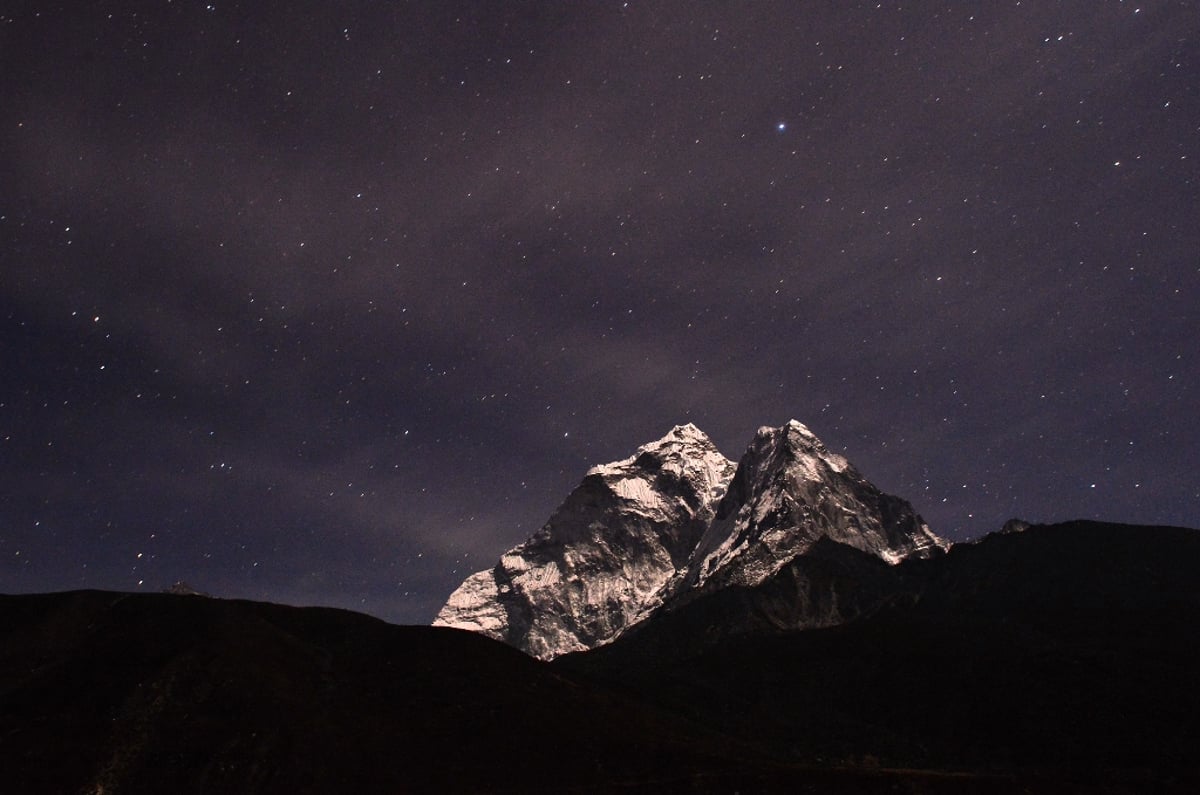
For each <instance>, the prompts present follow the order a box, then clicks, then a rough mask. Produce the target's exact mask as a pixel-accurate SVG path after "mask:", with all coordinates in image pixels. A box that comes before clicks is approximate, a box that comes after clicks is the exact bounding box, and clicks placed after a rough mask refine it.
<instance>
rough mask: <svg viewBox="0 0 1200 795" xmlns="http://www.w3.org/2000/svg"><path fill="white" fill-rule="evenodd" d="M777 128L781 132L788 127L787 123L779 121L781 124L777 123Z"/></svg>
mask: <svg viewBox="0 0 1200 795" xmlns="http://www.w3.org/2000/svg"><path fill="white" fill-rule="evenodd" d="M775 129H776V130H779V132H783V131H784V130H786V129H787V125H786V124H785V123H783V122H779V124H776V125H775Z"/></svg>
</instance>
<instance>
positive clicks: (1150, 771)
mask: <svg viewBox="0 0 1200 795" xmlns="http://www.w3.org/2000/svg"><path fill="white" fill-rule="evenodd" d="M832 552H834V550H828V551H826V553H825V558H826V559H827V560H835V561H838V564H839V566H837V567H835V566H828V567H827V568H828V569H830V570H833V569H836V570H837V576H841V577H842V579H843V581H844V580H845V579H846V571H847V570H850V571H852V572H853V574H854V575H855V590H853V591H852V592H851V593H852V594H861V593H863V592H866V593H870V594H871V597H872V599H873V600H874V602H875V603H876V604H877V607H876V608H875V610H874V612H873V613H872V614H871V615H869V616H867V617H865V618H861V619H859V620H857V621H854V622H851V623H848V624H845V625H842V626H838V627H832V628H827V629H818V630H810V631H804V632H796V631H788V630H786V629H784V630H781V629H778V627H779V625H780V622H779V616H780V615H781V614H784V615H786V611H787V609H788V607H789V605H791V604H792V602H791V601H789V598H788V597H789V594H790V593H791V591H790V589H789V588H788V583H787V581H786V574H787V572H786V571H785V572H781V574H782V575H784V577H783V578H782V582H781V581H780V580H779V579H777V580H773V581H768V582H766V583H764V584H762V585H761V586H759V587H758V588H756V589H741V590H730V591H725V592H721V593H717V594H713V595H712V596H709V597H707V598H705V599H702V600H697V601H695V602H693V603H691V604H689V605H687V606H685V607H684V608H683V609H681V610H679V611H677V612H676V614H674V615H671V616H668V617H667V618H666V619H664V620H662V621H659V622H657V623H650V624H647V625H646V626H645V627H643V628H641V629H640V631H637V632H633V633H630V634H629V635H626V636H625V637H623V638H620V639H618V640H617V641H616V642H615V643H613V644H611V645H610V646H606V647H603V648H600V649H596V650H594V651H592V652H589V653H587V654H578V655H568V656H567V657H564V658H561V659H560V660H558V661H557V662H556V664H557V665H558V667H560V668H562V669H563V670H567V671H572V672H574V673H576V674H588V675H591V676H593V677H595V678H597V679H598V680H600V681H604V682H606V683H609V684H614V683H619V684H620V685H621V686H623V687H625V688H628V689H629V690H630V691H631V692H633V693H636V694H638V695H639V696H641V697H643V698H645V699H647V700H649V701H652V702H654V703H657V704H659V705H662V706H664V707H666V708H670V709H673V710H674V711H676V712H678V713H680V714H683V715H686V716H688V717H690V718H692V719H694V720H696V721H698V722H701V723H705V724H708V725H721V726H724V727H725V728H726V730H727V731H729V732H730V733H731V734H733V735H735V736H747V737H748V736H756V737H759V738H761V740H762V741H763V743H764V744H765V745H767V746H769V747H770V748H771V750H772V751H774V752H775V753H776V754H777V755H779V756H781V757H785V758H790V759H793V760H807V761H812V762H833V761H839V760H840V761H846V762H850V761H853V760H854V759H856V758H857V759H858V760H860V761H861V759H862V758H863V757H862V754H868V755H869V757H870V758H871V760H872V762H874V761H878V762H879V763H880V764H882V765H884V766H902V767H907V766H912V767H922V768H950V769H973V770H1008V771H1025V772H1034V771H1037V772H1039V773H1040V774H1044V775H1046V776H1049V777H1051V778H1058V779H1059V780H1061V781H1063V782H1064V783H1069V782H1075V783H1077V784H1079V785H1080V786H1081V787H1083V788H1084V789H1087V788H1088V786H1092V787H1095V788H1096V789H1095V791H1131V792H1138V791H1150V790H1152V789H1155V788H1158V787H1168V786H1171V785H1172V784H1171V783H1172V782H1176V783H1178V782H1182V781H1185V780H1186V781H1190V782H1192V784H1195V783H1198V782H1200V778H1198V777H1197V771H1198V770H1200V680H1198V678H1197V673H1198V672H1200V643H1198V640H1200V568H1198V567H1200V532H1197V531H1195V530H1188V529H1181V528H1168V527H1136V526H1128V525H1114V524H1103V523H1099V522H1070V523H1066V524H1061V525H1053V526H1034V527H1031V528H1029V529H1026V530H1024V531H1023V532H1010V533H997V534H994V535H992V536H989V537H987V538H986V539H984V540H982V541H981V542H978V543H975V544H964V545H959V546H956V547H954V548H953V549H952V550H951V551H950V553H949V554H948V555H946V556H945V557H943V558H940V559H933V560H911V561H906V562H904V563H902V564H900V565H899V566H897V567H895V568H889V567H886V566H882V565H878V564H876V563H875V562H873V561H864V560H860V559H856V558H855V557H854V551H853V550H846V549H844V548H843V549H842V550H840V553H839V554H837V555H835V554H831V553H832ZM839 558H840V560H839ZM867 564H874V565H867ZM834 579H835V580H836V576H835V578H834ZM880 594H886V597H882V596H880ZM784 623H785V624H786V622H784ZM702 694H703V695H702ZM856 755H857V756H856ZM1181 786H1182V785H1181ZM1189 786H1190V785H1189ZM1125 787H1128V789H1125ZM1147 787H1149V788H1150V790H1148V789H1147ZM1197 791H1200V790H1197Z"/></svg>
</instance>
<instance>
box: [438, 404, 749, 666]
mask: <svg viewBox="0 0 1200 795" xmlns="http://www.w3.org/2000/svg"><path fill="white" fill-rule="evenodd" d="M733 471H734V465H733V462H731V461H729V460H728V459H727V458H725V456H723V455H721V453H720V451H718V450H717V448H716V446H715V445H714V444H713V443H712V441H711V440H710V439H709V438H708V437H707V436H706V435H705V434H704V433H703V432H702V431H701V430H700V429H699V428H697V427H696V426H694V425H679V426H676V427H675V428H673V429H672V430H671V432H670V433H668V434H667V435H666V436H664V437H663V438H661V439H659V440H658V441H655V442H651V443H650V444H647V445H643V446H642V447H640V448H638V450H637V451H636V452H635V453H634V454H633V455H632V456H630V457H629V458H625V459H622V460H620V461H614V462H612V463H610V464H603V465H601V466H596V467H592V468H591V469H590V470H588V472H587V474H586V475H585V476H584V478H583V481H582V482H581V483H580V484H579V486H578V487H576V489H575V490H574V491H573V492H572V493H571V494H570V495H569V496H568V497H567V499H566V500H565V501H564V502H563V504H562V505H560V506H559V507H558V509H557V510H555V512H554V514H553V515H552V516H551V517H550V520H549V521H548V522H547V523H546V524H545V525H544V526H543V527H542V528H541V529H540V530H539V531H538V532H537V533H535V534H534V535H533V537H531V538H530V539H529V540H527V541H525V542H524V543H522V544H520V545H518V546H516V547H514V548H513V549H511V550H509V551H508V552H507V553H505V554H504V555H502V556H501V558H500V561H499V563H498V564H497V565H496V566H495V567H494V568H492V569H490V570H487V571H481V572H478V573H476V574H474V575H472V576H471V577H469V578H468V579H467V580H466V582H464V583H463V584H462V586H460V587H459V588H458V590H456V591H455V592H454V593H453V594H451V596H450V599H449V601H447V603H446V605H445V607H443V608H442V610H441V611H440V612H439V613H438V615H437V618H436V619H435V620H434V623H435V624H438V625H446V626H457V627H462V628H465V629H472V630H475V631H478V632H482V633H484V634H486V635H490V636H492V637H495V638H497V639H499V640H503V641H505V642H507V643H510V644H512V645H514V646H517V647H518V648H521V649H523V650H525V651H526V652H528V653H530V654H532V655H534V656H536V657H546V658H548V657H554V656H557V655H559V654H562V653H565V652H568V651H576V650H579V649H585V648H591V647H592V646H596V645H600V644H602V643H606V642H608V641H609V640H611V639H613V638H615V637H616V636H617V635H619V634H620V633H621V632H623V631H624V630H625V629H626V628H627V627H628V626H629V625H630V624H631V623H632V622H633V621H634V620H636V619H637V617H638V616H640V615H641V614H643V613H644V612H645V611H646V609H647V608H649V607H652V606H655V605H657V604H658V603H659V591H660V590H661V589H662V587H663V586H664V585H665V584H666V583H667V582H669V581H670V580H671V579H672V578H673V577H674V576H675V575H676V573H677V572H678V571H679V568H680V567H681V566H682V565H683V564H685V563H686V562H687V560H688V559H689V557H690V555H691V553H692V550H693V549H694V548H695V546H696V542H697V540H698V539H699V538H700V536H701V535H702V534H703V532H704V529H705V528H706V527H707V526H708V523H709V521H710V520H711V519H712V514H713V508H714V506H715V505H716V503H717V501H718V500H719V499H720V498H721V496H722V495H723V494H724V493H725V488H726V486H727V485H728V483H729V480H730V478H732V477H733Z"/></svg>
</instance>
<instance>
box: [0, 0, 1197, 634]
mask: <svg viewBox="0 0 1200 795" xmlns="http://www.w3.org/2000/svg"><path fill="white" fill-rule="evenodd" d="M1198 337H1200V4H1198V3H1196V2H1179V1H1178V0H1146V2H1141V3H1137V2H1119V1H1118V0H1045V2H1041V1H1040V0H1039V1H1038V2H1033V1H1031V0H1025V1H1024V2H1017V1H1016V0H988V1H987V2H976V3H971V2H961V3H960V2H953V3H951V2H932V0H930V1H929V2H926V1H925V0H917V1H916V2H884V3H874V2H871V3H866V2H849V1H845V2H843V1H841V0H839V1H838V2H833V1H832V0H830V1H829V2H818V1H816V0H814V1H813V2H803V3H801V2H791V1H788V2H770V1H769V0H763V1H762V2H753V3H750V2H744V3H724V2H721V3H718V2H699V3H690V2H689V3H684V2H677V3H662V2H638V1H637V0H630V2H621V1H620V0H616V1H613V2H579V3H574V2H572V3H565V2H542V3H532V2H504V3H501V2H477V3H463V2H371V3H368V2H356V1H354V0H349V1H348V2H338V3H316V2H304V1H300V2H295V1H292V2H287V3H283V2H275V1H274V0H256V1H255V2H252V3H250V2H230V1H228V0H214V1H213V2H203V0H199V1H196V2H193V1H192V0H154V1H153V2H151V1H150V0H141V1H140V2H132V1H131V2H120V1H118V0H113V1H112V2H95V3H46V2H38V1H37V0H27V1H24V2H23V1H22V0H9V1H8V2H6V3H4V5H3V7H2V8H0V368H2V369H0V484H2V485H0V592H7V593H17V592H34V591H48V590H61V589H70V588H82V587H96V588H108V589H120V590H137V589H142V590H159V589H161V588H163V587H165V586H168V585H170V584H171V583H173V582H175V581H177V580H186V581H187V582H188V583H190V584H191V585H193V586H194V587H196V588H198V589H200V590H204V591H207V592H210V593H213V594H216V595H220V596H229V597H246V598H254V599H268V600H273V601H281V602H287V603H293V604H323V605H335V606H342V607H349V608H354V609H358V610H362V611H365V612H368V613H372V614H374V615H378V616H380V617H382V618H385V619H388V620H391V621H396V622H402V623H425V622H428V621H429V620H430V619H431V618H432V617H433V614H434V613H435V612H436V610H437V608H438V607H439V606H440V605H441V604H442V603H443V602H444V600H445V598H446V597H447V595H448V594H449V593H450V591H451V590H453V588H454V587H456V586H457V585H458V583H459V582H461V580H462V579H463V578H464V577H465V576H466V575H467V574H469V573H471V572H473V571H476V570H478V569H482V568H486V567H488V566H490V565H492V564H493V563H494V561H495V560H496V558H497V557H498V556H499V554H500V553H501V552H502V551H503V550H504V549H506V548H508V547H510V546H512V545H514V544H516V543H518V542H520V541H521V540H523V539H524V538H526V537H527V536H528V535H529V534H531V533H532V532H533V531H534V530H536V529H537V528H538V527H539V526H540V525H541V524H542V523H543V522H544V521H545V519H546V518H547V517H548V516H549V514H550V513H551V511H552V510H553V509H554V507H555V506H556V505H557V504H558V503H559V502H560V501H561V499H562V498H563V497H565V496H566V494H567V493H568V492H569V491H570V490H571V489H572V488H573V487H574V486H575V485H576V484H577V483H578V481H579V479H580V478H581V477H582V475H583V473H584V472H585V471H586V469H587V468H588V467H589V466H590V465H592V464H596V463H601V462H605V461H610V460H614V459H618V458H623V457H625V456H627V455H629V454H631V453H632V452H633V450H634V449H635V448H636V447H638V446H639V445H641V444H643V443H646V442H649V441H652V440H654V439H657V438H659V437H661V436H662V435H664V434H665V433H666V432H667V431H668V430H670V428H671V427H672V426H673V425H675V424H678V423H684V422H694V423H696V424H697V425H698V426H700V427H701V428H702V429H704V430H705V431H706V432H707V433H708V434H709V435H710V436H712V438H713V440H714V441H715V442H716V443H717V445H718V446H719V447H720V448H721V449H722V451H723V452H724V453H725V454H726V455H727V456H729V457H731V458H735V459H736V458H737V457H739V456H740V455H741V453H742V451H743V450H744V449H745V446H746V445H747V444H748V443H749V441H750V439H751V438H752V436H753V434H754V432H755V430H756V429H757V428H758V427H759V426H760V425H774V426H778V425H781V424H783V423H784V422H786V421H787V420H789V419H791V418H796V419H799V420H801V421H802V422H804V423H806V424H807V425H809V427H811V428H812V429H813V431H814V432H815V433H817V434H818V435H819V436H820V437H821V438H822V439H823V440H824V441H825V442H826V443H827V444H828V445H829V446H830V447H831V448H832V449H834V450H837V451H839V452H842V453H844V454H845V455H846V456H847V457H848V458H849V459H850V460H851V461H852V462H854V463H855V464H856V466H857V467H858V468H859V469H860V470H861V471H862V472H863V473H864V474H865V475H866V476H867V477H868V478H870V479H871V480H872V481H873V482H874V483H876V485H878V486H879V487H881V488H883V489H884V490H886V491H890V492H893V493H896V494H899V495H901V496H903V497H905V498H907V499H908V500H910V501H911V502H913V504H914V505H915V506H916V508H917V510H918V511H919V512H920V513H921V514H922V515H923V516H924V517H925V519H926V520H927V521H928V522H929V524H930V525H931V526H932V527H933V529H934V530H935V531H937V532H939V533H940V534H942V535H944V536H947V537H949V538H951V539H954V540H965V539H970V538H977V537H979V536H981V535H983V534H984V533H986V532H989V531H992V530H995V529H997V528H999V527H1000V525H1001V524H1002V523H1003V522H1004V521H1005V520H1006V519H1009V518H1010V517H1013V516H1020V517H1023V518H1026V519H1029V520H1033V521H1054V520H1064V519H1069V518H1084V517H1094V518H1101V519H1107V520H1113V521H1127V522H1138V523H1147V524H1150V523H1158V524H1178V525H1187V526H1200V467H1198V466H1197V464H1198V463H1200V461H1198V456H1197V450H1198V449H1200V422H1198V421H1197V417H1200V391H1198V388H1197V375H1198V374H1200V357H1198V354H1197V344H1196V340H1197V338H1198Z"/></svg>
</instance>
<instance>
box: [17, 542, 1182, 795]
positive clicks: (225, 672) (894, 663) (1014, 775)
mask: <svg viewBox="0 0 1200 795" xmlns="http://www.w3.org/2000/svg"><path fill="white" fill-rule="evenodd" d="M855 552H856V551H853V550H852V551H851V552H850V553H845V551H844V550H841V549H839V548H838V547H837V546H836V545H835V546H833V547H827V546H826V547H824V548H822V549H818V550H816V552H815V554H817V555H818V556H819V557H820V558H821V565H820V567H817V568H813V567H809V568H808V569H806V571H809V572H810V573H811V572H813V571H817V572H820V576H821V577H828V578H829V582H830V583H833V584H834V585H833V587H832V589H831V590H829V591H828V593H830V594H843V595H844V594H856V596H855V598H856V599H858V600H859V602H858V603H859V605H860V606H861V607H862V612H861V613H860V615H859V617H858V618H856V619H854V620H852V621H850V622H848V623H846V624H843V625H841V626H837V627H832V628H826V629H816V630H804V631H799V630H795V629H789V628H788V620H787V610H786V609H785V608H786V606H787V603H788V600H789V599H790V598H793V597H794V595H795V593H798V592H797V591H794V590H789V588H790V585H789V583H788V581H787V579H786V578H787V577H788V576H789V574H788V570H786V569H784V570H781V571H780V572H779V575H778V577H779V578H781V579H770V580H767V581H765V582H763V583H761V584H759V585H757V586H755V587H754V588H746V589H742V590H737V589H726V590H724V591H720V592H716V593H714V594H712V595H710V596H706V597H705V598H703V599H697V600H694V601H692V602H689V603H688V604H686V605H684V606H682V607H681V608H680V609H679V610H678V611H676V612H675V613H673V614H667V615H665V616H662V617H660V618H658V619H655V620H654V621H653V622H648V623H647V624H646V625H645V626H643V627H642V628H641V629H640V630H639V631H638V632H634V633H630V634H628V635H625V636H623V637H622V638H619V639H618V640H617V641H616V642H614V643H613V644H611V645H609V646H604V647H601V648H599V649H594V650H592V651H589V652H585V653H581V654H577V655H568V656H565V657H562V658H559V659H558V660H556V661H555V662H553V663H544V662H539V661H537V660H534V659H531V658H529V657H527V656H525V655H523V654H522V653H520V652H518V651H516V650H514V649H512V648H509V647H507V646H505V645H503V644H501V643H499V642H496V641H493V640H490V639H488V638H485V637H482V636H478V635H475V634H472V633H468V632H463V631H458V630H452V629H443V628H427V627H396V626H391V625H388V624H385V623H383V622H381V621H378V620H375V619H372V618H369V617H366V616H362V615H358V614H355V613H350V612H346V611H341V610H332V609H323V608H292V607H283V606H278V605H268V604H261V603H254V602H244V601H232V600H220V599H207V598H203V597H197V596H179V595H169V594H155V595H130V594H115V593H105V592H97V591H85V592H74V593H65V594H47V595H34V596H4V597H0V782H2V786H0V790H3V791H12V792H33V793H37V792H56V793H57V792H108V793H114V792H115V793H122V792H177V793H178V792H182V793H189V792H197V793H199V792H244V793H256V792H257V793H275V792H281V793H282V792H289V793H290V792H413V791H419V792H432V791H437V792H531V791H532V792H563V791H655V792H663V791H666V792H732V791H741V792H758V791H771V792H822V793H824V792H829V793H838V792H845V793H851V792H879V793H883V792H910V793H943V792H945V793H952V792H979V793H992V792H996V793H1000V792H1045V793H1051V792H1054V793H1058V792H1078V793H1083V792H1109V793H1140V792H1180V793H1183V792H1196V791H1200V762H1198V760H1197V750H1196V749H1197V748H1200V719H1198V717H1197V716H1198V715H1200V684H1198V683H1197V677H1196V672H1197V671H1198V670H1200V651H1198V650H1197V648H1196V638H1197V637H1198V636H1200V633H1198V632H1197V630H1198V629H1200V585H1198V582H1200V580H1198V578H1197V576H1196V572H1197V567H1198V566H1200V532H1197V531H1193V530H1185V529H1179V528H1155V527H1131V526H1121V525H1106V524H1100V523H1094V522H1076V523H1069V524H1065V525H1058V526H1049V527H1033V528H1030V529H1028V530H1026V531H1024V532H1020V533H1008V534H998V535H995V536H991V537H989V538H987V539H985V540H984V541H982V542H980V543H977V544H970V545H960V546H957V547H954V548H953V549H951V551H950V552H949V553H948V554H947V555H945V556H941V557H939V558H935V559H932V560H912V561H906V562H904V563H901V564H900V565H899V566H896V567H888V566H886V565H884V564H879V563H878V561H868V562H867V563H865V564H864V563H863V561H862V560H860V559H858V558H856V557H855ZM810 576H815V575H810ZM848 578H849V579H853V580H854V581H855V582H856V583H857V584H856V585H855V586H854V588H851V589H850V590H847V586H846V585H845V583H846V582H848V581H849V579H848ZM800 592H802V593H806V594H811V593H816V592H820V593H825V591H823V590H821V589H817V590H815V591H814V590H813V589H812V588H811V587H809V588H806V589H802V591H800ZM789 594H792V596H789ZM781 617H782V618H781ZM704 627H709V628H715V629H716V631H714V632H712V633H705V632H697V631H696V630H697V628H700V629H703V628H704Z"/></svg>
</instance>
